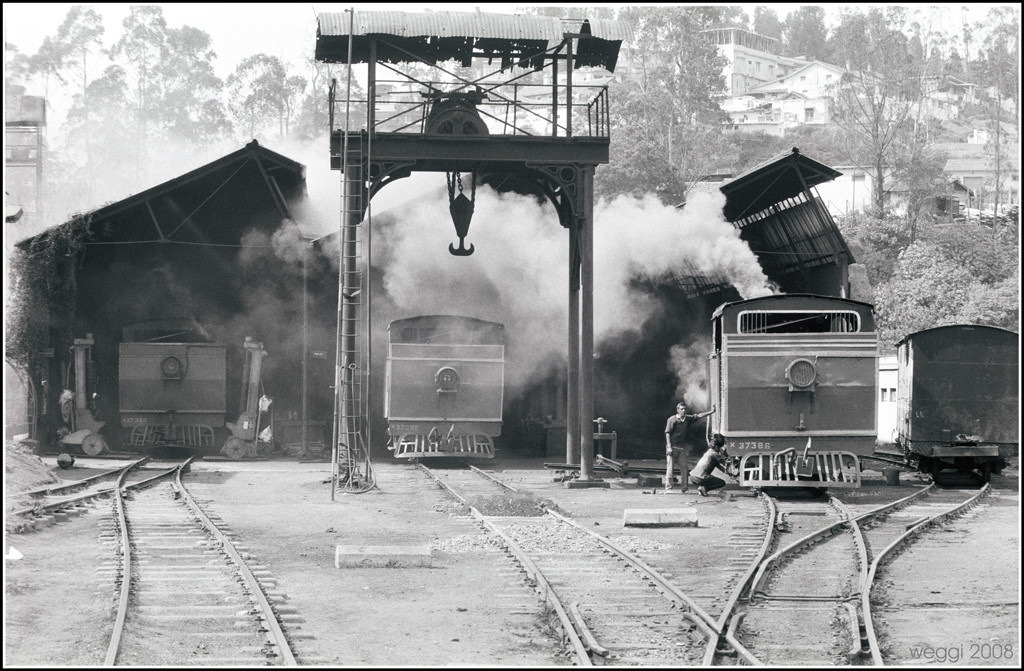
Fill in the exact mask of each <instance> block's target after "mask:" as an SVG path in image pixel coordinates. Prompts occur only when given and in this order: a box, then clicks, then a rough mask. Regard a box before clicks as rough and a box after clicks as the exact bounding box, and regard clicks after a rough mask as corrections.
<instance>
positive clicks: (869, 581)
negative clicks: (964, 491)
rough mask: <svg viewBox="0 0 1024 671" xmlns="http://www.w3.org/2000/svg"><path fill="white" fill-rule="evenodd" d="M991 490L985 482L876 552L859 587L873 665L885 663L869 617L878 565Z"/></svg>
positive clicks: (989, 485)
mask: <svg viewBox="0 0 1024 671" xmlns="http://www.w3.org/2000/svg"><path fill="white" fill-rule="evenodd" d="M933 485H934V483H933ZM933 485H929V486H928V489H930V488H931V487H932V486H933ZM991 491H992V487H991V484H990V483H985V486H984V487H982V488H981V489H980V490H978V493H977V494H975V495H974V496H972V497H970V498H969V499H967V500H966V501H964V502H962V503H959V504H957V505H956V506H954V507H952V508H950V509H949V510H946V511H944V512H941V513H936V514H935V515H932V516H930V517H927V518H925V519H924V520H921V521H919V522H917V523H915V524H914V525H913V526H911V527H910V528H909V529H907V530H906V531H905V532H903V533H902V534H900V535H899V536H898V537H897V538H896V539H895V540H894V541H892V542H891V543H889V545H887V546H886V547H885V549H884V550H882V551H881V552H880V553H878V555H877V556H875V559H874V561H873V562H871V568H870V570H869V571H868V575H867V578H866V579H865V583H864V585H863V586H862V587H861V612H862V614H863V617H864V629H865V635H866V637H867V641H868V645H869V646H870V648H871V662H872V663H873V664H874V665H875V666H884V664H885V660H883V659H882V651H881V650H880V649H879V647H878V637H877V636H876V635H875V626H874V622H873V621H872V618H871V588H872V586H873V585H874V582H875V574H876V573H877V572H878V567H879V566H880V565H881V563H882V561H883V560H885V558H886V557H887V556H888V555H889V553H891V552H892V551H893V550H895V549H896V548H897V547H899V546H900V545H902V544H903V543H905V542H907V541H908V540H910V538H911V537H913V536H916V535H917V534H919V533H921V532H922V531H923V530H924V529H925V528H926V527H928V526H931V525H932V524H935V523H937V522H940V521H944V520H945V519H946V518H949V517H952V516H953V515H956V514H957V513H959V512H961V511H963V510H964V509H966V508H969V507H970V506H972V505H974V504H976V503H977V502H978V501H980V500H981V499H982V498H984V497H985V496H987V495H988V494H989V493H990V492H991Z"/></svg>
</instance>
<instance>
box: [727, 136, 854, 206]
mask: <svg viewBox="0 0 1024 671" xmlns="http://www.w3.org/2000/svg"><path fill="white" fill-rule="evenodd" d="M841 174H842V173H841V172H839V171H838V170H833V169H832V168H830V167H828V166H827V165H825V164H824V163H819V162H818V161H815V160H814V159H812V158H809V157H808V156H806V155H805V154H801V153H800V150H799V149H798V148H796V147H794V148H793V149H792V150H791V151H788V152H786V153H784V154H781V155H779V156H776V157H774V158H772V159H770V160H768V161H765V162H764V163H762V164H760V165H757V166H755V167H753V168H751V169H750V170H748V171H746V172H745V173H743V174H742V175H740V176H738V177H736V178H735V179H733V180H731V181H729V182H727V183H725V184H723V185H722V187H721V190H722V193H724V194H725V208H724V210H725V218H726V220H727V221H737V220H739V219H742V218H743V217H749V216H751V215H753V214H755V213H757V212H760V211H762V210H764V209H766V208H768V207H769V206H771V205H774V204H776V203H779V202H782V201H783V200H785V199H787V198H792V197H794V196H796V195H797V194H800V193H802V192H804V191H805V190H806V189H807V188H809V187H812V186H816V185H818V184H821V183H822V182H827V181H829V180H833V179H835V178H836V177H839V176H840V175H841Z"/></svg>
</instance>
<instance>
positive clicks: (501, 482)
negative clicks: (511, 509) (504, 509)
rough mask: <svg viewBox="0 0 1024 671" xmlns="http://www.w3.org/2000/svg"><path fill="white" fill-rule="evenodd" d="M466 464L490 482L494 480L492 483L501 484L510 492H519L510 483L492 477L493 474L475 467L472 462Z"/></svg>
mask: <svg viewBox="0 0 1024 671" xmlns="http://www.w3.org/2000/svg"><path fill="white" fill-rule="evenodd" d="M468 466H469V467H470V468H471V469H472V470H473V471H474V472H476V473H479V474H480V475H482V476H484V477H485V478H487V479H488V480H490V481H491V482H494V483H496V484H498V485H501V486H502V487H504V488H505V489H507V490H509V491H510V492H513V493H515V494H518V493H519V490H518V489H516V488H515V487H513V486H512V485H510V484H508V483H506V482H503V481H502V480H500V479H499V478H496V477H494V476H493V475H491V474H490V473H488V472H486V471H484V470H481V469H479V468H477V467H476V466H474V465H473V464H468Z"/></svg>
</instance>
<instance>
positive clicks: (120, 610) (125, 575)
mask: <svg viewBox="0 0 1024 671" xmlns="http://www.w3.org/2000/svg"><path fill="white" fill-rule="evenodd" d="M193 459H195V457H189V459H188V460H187V461H185V462H184V463H181V464H179V465H178V466H176V467H175V468H172V469H170V470H168V471H165V472H164V473H161V474H160V475H156V476H154V477H152V478H147V479H145V480H143V481H141V482H134V483H132V484H131V485H128V486H126V487H122V485H123V483H124V478H125V476H126V475H128V471H129V470H130V469H124V471H122V473H121V475H120V476H119V477H118V478H117V485H116V487H115V488H114V492H115V496H114V505H115V506H116V508H117V521H118V526H119V527H120V531H121V533H120V539H119V544H120V553H121V595H120V597H119V599H118V604H117V616H116V617H115V618H114V630H113V633H111V635H110V644H109V645H108V646H107V655H106V657H105V658H104V660H103V665H104V666H114V663H115V662H116V661H117V653H118V650H119V649H120V647H121V638H122V636H123V634H124V621H125V617H126V616H127V615H128V598H129V597H130V596H131V591H132V590H131V587H132V550H131V543H129V542H128V515H127V513H126V511H125V507H124V490H125V489H141V487H142V485H146V484H149V483H151V482H153V481H154V480H158V479H160V478H164V477H166V476H168V475H170V474H171V473H174V472H178V473H180V472H181V469H182V468H184V467H186V466H188V465H189V464H190V463H192V460H193ZM105 491H109V490H105Z"/></svg>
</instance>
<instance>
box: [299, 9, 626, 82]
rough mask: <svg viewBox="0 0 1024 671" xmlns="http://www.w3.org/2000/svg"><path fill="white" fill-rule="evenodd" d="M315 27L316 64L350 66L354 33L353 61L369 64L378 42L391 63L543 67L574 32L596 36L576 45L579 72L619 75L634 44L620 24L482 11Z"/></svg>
mask: <svg viewBox="0 0 1024 671" xmlns="http://www.w3.org/2000/svg"><path fill="white" fill-rule="evenodd" d="M317 25H318V28H317V41H316V59H317V60H318V61H323V62H328V63H344V62H347V61H348V36H349V32H350V30H351V33H352V36H353V40H352V62H353V63H365V62H367V60H368V59H369V58H370V44H371V42H375V43H376V54H375V57H376V59H377V60H378V61H379V62H385V63H387V62H390V63H400V62H415V61H417V60H419V59H422V60H426V61H428V62H434V63H439V62H444V61H446V60H450V59H457V60H461V61H463V62H466V61H468V60H470V59H472V58H474V57H487V58H499V59H501V60H502V61H503V62H505V63H516V64H519V65H520V66H522V67H534V68H537V67H540V65H541V62H540V61H538V60H535V58H534V57H535V56H537V55H538V54H540V53H542V52H544V51H546V50H547V49H549V48H553V47H554V46H555V45H557V44H558V43H560V42H561V41H562V39H563V36H564V34H565V33H567V32H568V33H581V34H589V35H591V37H590V38H581V39H580V40H578V42H577V43H578V52H577V54H576V55H575V63H576V66H577V67H580V66H596V67H603V68H605V69H606V70H609V71H614V69H615V63H616V61H617V60H618V53H619V47H620V46H621V43H622V41H624V40H629V39H632V33H631V29H630V26H629V25H628V24H624V23H622V22H619V21H608V20H593V21H589V20H586V21H585V20H582V19H577V20H565V19H559V18H555V17H546V16H531V15H526V14H496V13H491V12H479V11H478V12H447V11H444V12H397V11H396V12H392V11H372V12H353V13H352V14H350V13H348V12H326V13H323V14H319V15H318V16H317Z"/></svg>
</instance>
